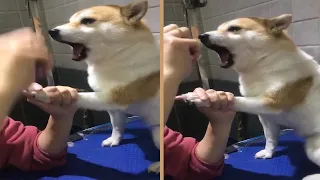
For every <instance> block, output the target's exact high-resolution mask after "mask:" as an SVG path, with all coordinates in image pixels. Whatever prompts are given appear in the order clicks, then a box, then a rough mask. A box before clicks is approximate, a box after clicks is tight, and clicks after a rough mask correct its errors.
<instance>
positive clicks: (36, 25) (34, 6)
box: [26, 0, 55, 86]
mask: <svg viewBox="0 0 320 180" xmlns="http://www.w3.org/2000/svg"><path fill="white" fill-rule="evenodd" d="M26 6H27V9H28V11H29V16H30V20H31V21H32V23H33V29H34V30H35V31H36V32H37V33H39V34H41V35H42V36H44V34H43V28H42V26H41V21H40V20H41V17H40V13H39V6H38V1H37V0H26ZM44 37H45V36H44ZM47 85H48V86H54V85H55V83H54V78H53V74H52V72H51V71H50V72H48V74H47Z"/></svg>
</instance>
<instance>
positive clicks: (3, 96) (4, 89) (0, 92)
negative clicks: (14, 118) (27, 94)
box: [0, 84, 18, 132]
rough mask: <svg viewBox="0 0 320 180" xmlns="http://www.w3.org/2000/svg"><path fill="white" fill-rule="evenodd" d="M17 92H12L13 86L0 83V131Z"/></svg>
mask: <svg viewBox="0 0 320 180" xmlns="http://www.w3.org/2000/svg"><path fill="white" fill-rule="evenodd" d="M17 94H18V93H17V92H14V88H12V89H11V88H9V87H8V86H7V85H1V84H0V132H2V130H3V128H4V125H5V120H6V118H5V117H6V116H7V115H8V114H9V112H10V110H11V108H12V106H13V105H14V103H15V101H16V98H17Z"/></svg>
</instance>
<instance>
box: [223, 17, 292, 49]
mask: <svg viewBox="0 0 320 180" xmlns="http://www.w3.org/2000/svg"><path fill="white" fill-rule="evenodd" d="M229 22H230V21H229ZM233 22H234V23H232V25H234V26H239V27H241V28H243V29H245V30H247V31H248V30H249V31H255V32H258V33H260V34H261V35H263V36H264V37H265V38H266V39H272V40H274V41H278V43H279V48H282V49H284V50H287V51H296V49H297V47H296V45H295V44H294V42H293V41H292V39H291V38H290V37H289V35H288V34H287V32H284V31H275V30H274V29H272V28H271V27H270V20H269V19H263V18H257V17H249V18H238V19H236V21H233ZM227 24H228V22H226V23H224V24H222V26H223V25H227ZM227 29H228V26H225V28H223V30H222V31H224V32H227ZM220 32H221V30H220Z"/></svg>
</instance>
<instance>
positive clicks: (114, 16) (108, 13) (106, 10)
mask: <svg viewBox="0 0 320 180" xmlns="http://www.w3.org/2000/svg"><path fill="white" fill-rule="evenodd" d="M121 8H123V7H121V6H117V5H108V6H94V7H91V8H88V9H84V10H81V11H78V12H77V13H75V14H74V15H73V17H74V19H77V17H78V16H80V15H81V13H83V12H85V11H87V10H90V15H89V16H88V18H93V19H96V20H97V21H101V22H110V23H116V24H117V25H123V26H131V25H129V24H127V23H125V20H124V17H123V16H122V15H121V13H120V9H121ZM70 25H72V26H74V27H77V26H79V25H80V22H71V24H70ZM132 27H134V29H139V30H147V31H150V29H149V28H148V26H147V25H146V24H145V22H144V20H142V21H139V22H137V24H135V25H134V26H132Z"/></svg>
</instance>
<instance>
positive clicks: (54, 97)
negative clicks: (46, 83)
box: [43, 86, 62, 105]
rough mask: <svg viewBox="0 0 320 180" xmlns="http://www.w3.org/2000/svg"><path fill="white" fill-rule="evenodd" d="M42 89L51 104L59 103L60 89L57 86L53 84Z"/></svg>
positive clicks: (60, 99)
mask: <svg viewBox="0 0 320 180" xmlns="http://www.w3.org/2000/svg"><path fill="white" fill-rule="evenodd" d="M43 91H45V93H46V94H47V96H48V97H49V98H50V100H51V104H53V105H61V103H62V96H61V93H60V91H59V90H58V88H57V87H55V86H52V87H46V88H44V89H43Z"/></svg>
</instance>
